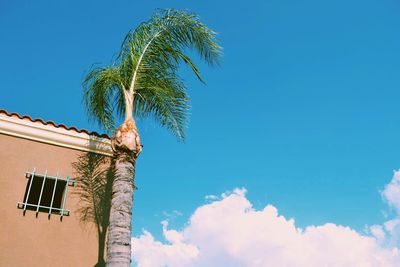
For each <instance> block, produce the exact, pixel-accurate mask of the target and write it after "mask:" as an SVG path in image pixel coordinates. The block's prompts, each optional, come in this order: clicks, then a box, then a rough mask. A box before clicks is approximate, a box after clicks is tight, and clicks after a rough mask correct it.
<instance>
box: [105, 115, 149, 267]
mask: <svg viewBox="0 0 400 267" xmlns="http://www.w3.org/2000/svg"><path fill="white" fill-rule="evenodd" d="M111 144H112V147H113V150H114V155H115V178H114V182H113V186H112V197H111V209H110V225H109V229H108V241H107V266H109V267H129V266H130V264H131V221H132V206H133V191H134V189H135V186H134V176H135V163H136V158H137V157H138V155H139V153H140V151H141V145H140V139H139V134H138V132H137V128H136V125H135V122H134V120H133V119H132V118H130V119H129V120H127V121H125V122H124V124H122V125H121V127H120V128H119V129H118V130H117V132H116V133H115V134H114V136H113V138H112V140H111Z"/></svg>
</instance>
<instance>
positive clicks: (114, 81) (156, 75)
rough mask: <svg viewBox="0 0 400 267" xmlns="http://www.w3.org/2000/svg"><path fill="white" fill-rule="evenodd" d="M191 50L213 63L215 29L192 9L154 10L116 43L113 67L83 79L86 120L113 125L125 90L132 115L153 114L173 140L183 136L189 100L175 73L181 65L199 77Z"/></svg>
mask: <svg viewBox="0 0 400 267" xmlns="http://www.w3.org/2000/svg"><path fill="white" fill-rule="evenodd" d="M188 49H189V50H192V51H194V52H197V54H198V55H199V56H200V58H201V59H202V60H204V61H205V62H206V63H208V64H209V65H214V64H218V62H219V59H220V56H221V47H220V46H219V45H218V42H217V40H216V33H215V32H213V31H212V30H211V29H209V28H208V27H207V26H206V25H204V24H203V23H202V22H201V21H200V19H199V17H198V16H197V15H196V14H194V13H189V12H186V11H180V10H174V9H166V10H159V11H158V12H157V13H156V14H155V15H154V16H153V17H152V18H151V19H150V20H149V21H147V22H145V23H142V24H140V25H139V26H138V27H137V28H136V29H135V30H134V31H130V32H129V33H128V34H127V35H126V37H125V39H124V41H123V43H122V46H121V51H120V53H119V57H118V60H117V62H116V63H115V66H116V67H110V68H105V69H93V70H92V71H91V72H90V73H89V74H88V76H87V78H86V79H85V81H84V86H85V88H86V89H85V95H84V99H85V103H86V105H87V106H88V110H89V114H90V115H91V118H94V119H95V120H97V121H98V122H99V123H100V124H102V125H103V126H105V127H106V128H110V127H113V126H114V125H113V118H112V115H113V110H114V109H116V110H117V112H118V114H120V115H122V114H123V112H124V110H126V109H125V105H127V101H126V95H125V94H126V93H127V92H128V95H129V96H131V97H132V99H133V101H131V103H129V101H128V104H129V105H132V106H131V108H130V109H127V110H133V114H125V118H127V117H128V116H135V117H141V118H143V117H149V116H150V117H153V118H154V119H156V120H157V121H158V122H159V123H160V124H161V125H162V126H165V127H167V128H168V129H169V130H171V132H172V133H174V134H175V135H176V136H177V137H178V139H180V140H182V139H184V132H185V126H186V123H187V113H188V109H189V98H188V95H187V91H186V87H185V85H184V83H183V81H182V79H181V78H180V77H179V75H178V68H179V65H180V64H182V63H183V64H186V65H187V66H188V67H189V68H190V69H191V70H192V71H193V73H194V74H195V75H196V77H197V78H198V79H199V80H200V81H201V82H204V81H203V79H202V78H201V75H200V71H199V69H198V68H197V66H196V65H195V63H194V61H193V60H192V59H191V58H190V57H189V56H188V55H187V54H186V52H187V51H188Z"/></svg>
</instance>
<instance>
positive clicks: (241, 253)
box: [132, 172, 400, 267]
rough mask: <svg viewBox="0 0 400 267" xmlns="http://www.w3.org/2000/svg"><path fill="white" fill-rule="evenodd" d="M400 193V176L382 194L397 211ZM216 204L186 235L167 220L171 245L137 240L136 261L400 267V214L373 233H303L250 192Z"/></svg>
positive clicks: (179, 266)
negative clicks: (249, 196) (252, 197)
mask: <svg viewBox="0 0 400 267" xmlns="http://www.w3.org/2000/svg"><path fill="white" fill-rule="evenodd" d="M399 189H400V173H399V172H396V173H395V175H394V177H393V180H392V181H391V183H390V184H389V185H388V186H386V188H385V190H384V191H383V192H382V195H383V196H384V198H385V199H386V200H387V201H388V203H389V204H390V205H391V206H392V207H394V208H395V209H396V211H397V212H399V211H400V197H399V195H398V194H397V193H398V192H399V191H397V190H399ZM208 199H211V198H208ZM214 200H215V201H213V202H211V203H208V204H205V205H203V206H200V207H199V208H197V210H196V211H195V212H194V213H193V215H192V216H191V218H190V219H189V222H188V223H187V225H186V226H185V227H184V228H183V229H182V230H180V231H178V230H173V229H168V222H167V221H163V222H162V225H163V234H164V237H165V239H166V240H167V243H162V242H160V241H156V240H155V239H154V237H153V236H152V235H151V234H150V233H149V232H147V231H144V233H143V234H142V235H141V236H139V237H134V238H132V241H133V260H134V261H135V262H136V263H137V264H138V266H139V267H162V266H169V267H183V266H188V267H202V266H208V267H214V266H215V267H220V266H229V267H236V266H238V267H239V266H240V267H246V266H249V267H253V266H254V267H257V266H273V267H275V266H278V267H280V266H282V267H283V266H285V267H286V266H287V267H291V266H300V267H302V266H307V267H317V266H318V267H320V266H326V267H330V266H332V267H350V266H351V267H369V266H371V267H375V266H383V267H389V266H400V251H399V249H398V241H399V237H400V234H399V233H400V216H398V217H397V218H394V219H392V220H390V221H387V222H386V223H385V224H384V225H373V226H371V227H370V228H369V231H368V232H369V233H368V234H367V233H359V232H357V231H355V230H353V229H351V228H350V227H347V226H340V225H335V224H332V223H327V224H324V225H320V226H308V227H306V228H304V229H301V228H299V227H296V225H295V221H294V220H293V219H287V218H285V217H283V216H282V215H279V213H278V210H277V209H276V208H275V207H274V206H272V205H267V206H265V207H264V208H263V209H262V210H256V209H255V208H253V206H252V204H251V203H250V201H249V200H248V199H247V198H246V190H245V189H235V190H234V191H233V192H230V193H224V194H222V195H221V198H214ZM399 214H400V213H399ZM399 214H398V215H399Z"/></svg>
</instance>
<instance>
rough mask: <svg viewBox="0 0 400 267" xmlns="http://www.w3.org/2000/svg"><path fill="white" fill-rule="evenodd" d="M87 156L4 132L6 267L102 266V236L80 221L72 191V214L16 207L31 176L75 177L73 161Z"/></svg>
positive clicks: (1, 169) (1, 255)
mask: <svg viewBox="0 0 400 267" xmlns="http://www.w3.org/2000/svg"><path fill="white" fill-rule="evenodd" d="M79 153H81V152H79V151H77V150H73V149H69V148H63V147H59V146H55V145H49V144H44V143H39V142H35V141H30V140H26V139H22V138H16V137H12V136H7V135H3V134H0V266H13V267H17V266H24V267H25V266H51V267H55V266H93V265H95V264H96V262H97V235H96V231H95V228H94V227H93V226H86V227H84V226H83V225H82V224H80V223H79V216H78V214H77V211H76V208H77V203H78V197H77V196H76V195H74V194H73V192H74V188H73V187H71V186H70V187H69V191H68V197H67V203H66V208H67V209H69V210H71V214H70V216H64V218H63V220H62V221H60V216H59V215H56V214H53V215H52V216H51V217H50V219H48V216H47V213H39V216H38V217H37V218H36V213H35V211H30V210H27V211H26V214H25V216H23V212H22V210H21V209H18V208H17V207H16V204H17V202H22V201H23V197H24V193H25V189H26V185H27V181H28V179H26V178H25V172H27V171H32V170H33V168H34V167H35V168H36V171H37V172H40V173H44V172H45V171H46V169H47V170H48V174H49V175H56V173H57V172H58V173H59V175H60V176H61V177H66V176H73V173H74V171H73V168H72V166H71V163H72V162H74V161H75V160H76V158H77V155H78V154H79Z"/></svg>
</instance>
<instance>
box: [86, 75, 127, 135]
mask: <svg viewBox="0 0 400 267" xmlns="http://www.w3.org/2000/svg"><path fill="white" fill-rule="evenodd" d="M83 87H84V101H85V104H86V107H87V108H88V115H89V118H90V119H92V120H94V121H96V122H98V123H99V125H100V126H103V127H104V128H105V129H106V130H108V131H112V130H113V129H114V128H115V123H114V117H113V108H114V106H115V104H114V103H113V101H115V100H116V99H118V97H119V95H120V94H121V92H120V91H121V76H120V70H119V68H118V67H108V68H99V67H94V68H92V69H91V70H90V71H89V73H88V74H87V76H86V78H85V80H84V81H83ZM118 111H120V110H118Z"/></svg>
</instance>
